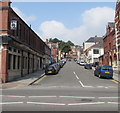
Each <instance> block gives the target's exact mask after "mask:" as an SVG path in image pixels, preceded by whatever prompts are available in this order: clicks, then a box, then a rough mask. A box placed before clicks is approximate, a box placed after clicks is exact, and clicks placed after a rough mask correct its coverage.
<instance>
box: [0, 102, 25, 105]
mask: <svg viewBox="0 0 120 113" xmlns="http://www.w3.org/2000/svg"><path fill="white" fill-rule="evenodd" d="M7 104H23V102H4V103H0V105H7Z"/></svg>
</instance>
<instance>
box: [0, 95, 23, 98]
mask: <svg viewBox="0 0 120 113" xmlns="http://www.w3.org/2000/svg"><path fill="white" fill-rule="evenodd" d="M0 96H2V97H15V98H25V96H16V95H0Z"/></svg>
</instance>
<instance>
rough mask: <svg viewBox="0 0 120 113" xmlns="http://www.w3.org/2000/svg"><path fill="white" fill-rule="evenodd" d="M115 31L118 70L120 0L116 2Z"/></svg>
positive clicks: (119, 68)
mask: <svg viewBox="0 0 120 113" xmlns="http://www.w3.org/2000/svg"><path fill="white" fill-rule="evenodd" d="M115 31H116V48H117V61H118V62H117V64H118V70H120V0H117V3H116V11H115ZM119 73H120V72H119Z"/></svg>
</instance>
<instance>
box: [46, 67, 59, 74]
mask: <svg viewBox="0 0 120 113" xmlns="http://www.w3.org/2000/svg"><path fill="white" fill-rule="evenodd" d="M56 73H58V69H57V68H56V66H55V65H50V66H48V67H46V68H45V74H46V75H48V74H56Z"/></svg>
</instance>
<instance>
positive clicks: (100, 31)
mask: <svg viewBox="0 0 120 113" xmlns="http://www.w3.org/2000/svg"><path fill="white" fill-rule="evenodd" d="M114 13H115V11H114V9H112V8H109V7H97V8H92V9H90V10H87V11H85V12H84V13H83V14H82V20H83V24H82V25H80V26H79V27H78V28H74V29H69V28H66V27H65V26H64V24H63V23H61V22H58V21H55V20H52V21H46V22H43V23H42V24H41V25H40V28H39V30H40V31H42V34H41V35H42V37H44V39H45V38H50V37H57V38H59V39H62V40H64V41H67V40H71V41H73V42H74V43H76V44H82V42H83V41H84V40H86V39H88V38H89V37H91V36H95V35H98V36H103V35H104V34H105V27H106V25H107V23H108V22H112V21H114Z"/></svg>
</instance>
